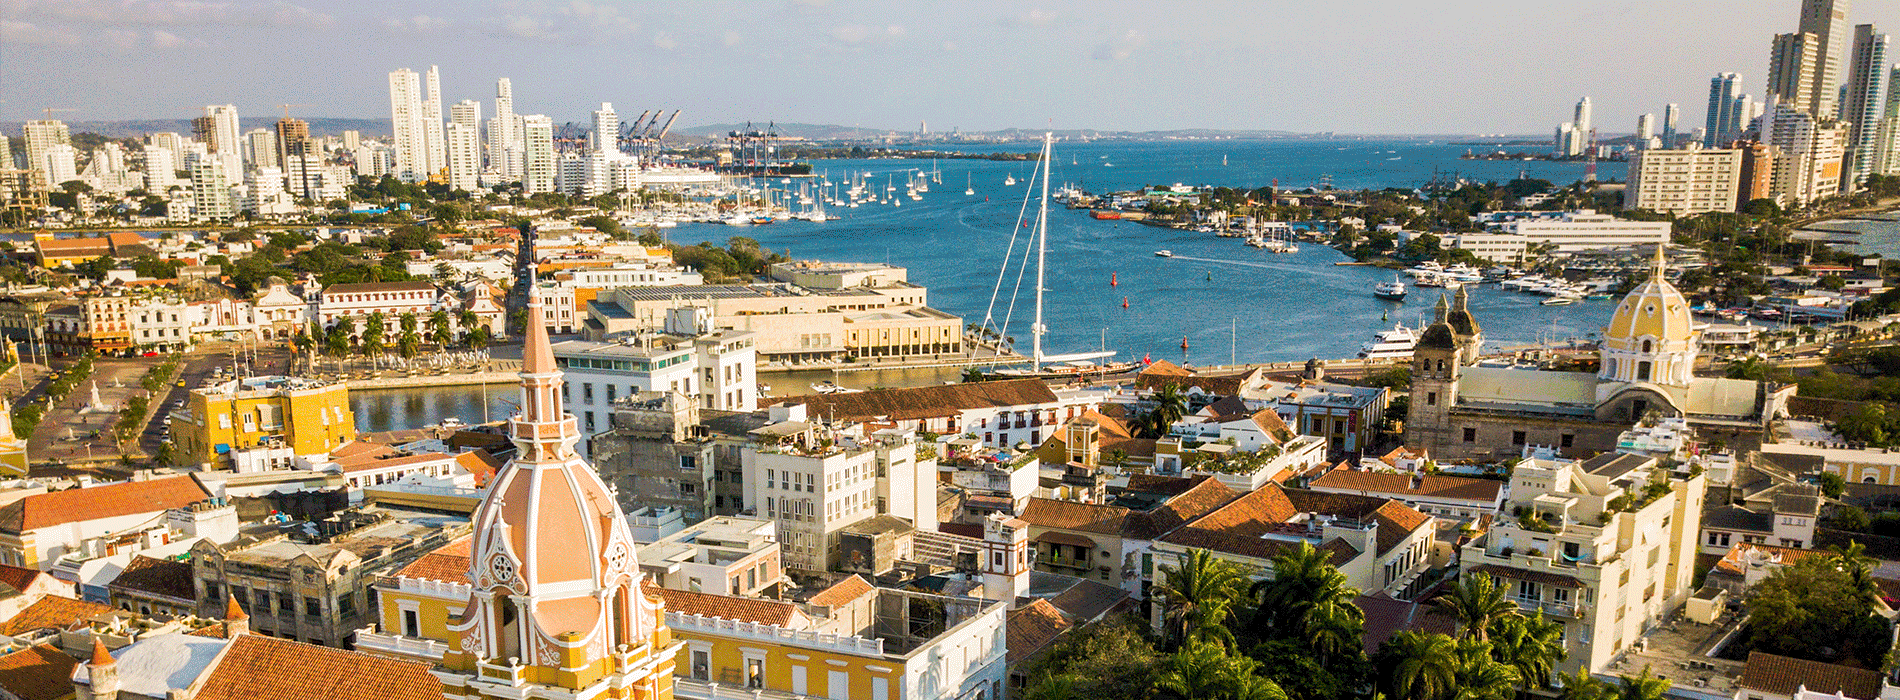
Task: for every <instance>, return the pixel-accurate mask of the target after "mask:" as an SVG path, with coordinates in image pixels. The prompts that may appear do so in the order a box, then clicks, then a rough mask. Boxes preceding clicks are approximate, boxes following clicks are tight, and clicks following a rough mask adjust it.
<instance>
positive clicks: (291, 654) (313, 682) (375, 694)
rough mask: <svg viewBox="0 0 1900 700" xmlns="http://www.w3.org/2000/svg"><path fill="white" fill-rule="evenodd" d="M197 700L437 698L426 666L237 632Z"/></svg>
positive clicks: (437, 690) (439, 693)
mask: <svg viewBox="0 0 1900 700" xmlns="http://www.w3.org/2000/svg"><path fill="white" fill-rule="evenodd" d="M193 697H195V698H196V700H305V699H306V698H324V699H325V700H441V698H442V682H441V681H439V680H436V677H435V675H434V674H431V673H430V672H429V666H428V664H420V663H416V662H413V661H398V660H395V659H387V658H383V657H379V656H370V655H368V654H363V653H360V652H354V651H344V650H342V649H332V648H330V647H322V646H317V645H315V644H305V643H302V642H293V641H290V640H287V639H278V638H276V637H264V636H259V635H255V634H246V635H240V636H239V637H238V638H237V639H235V640H232V641H231V644H230V646H228V647H226V648H225V650H224V654H223V656H221V657H219V659H218V661H217V665H216V666H214V667H212V669H211V672H210V673H208V674H206V675H205V679H204V685H203V686H202V688H201V689H200V690H199V691H198V692H197V694H196V695H194V696H193Z"/></svg>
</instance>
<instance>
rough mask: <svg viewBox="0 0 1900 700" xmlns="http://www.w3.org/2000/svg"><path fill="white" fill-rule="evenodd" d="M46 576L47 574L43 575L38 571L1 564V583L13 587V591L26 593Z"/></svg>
mask: <svg viewBox="0 0 1900 700" xmlns="http://www.w3.org/2000/svg"><path fill="white" fill-rule="evenodd" d="M46 575H47V574H44V573H41V572H40V571H39V570H38V569H28V568H26V567H23V566H13V565H11V564H0V583H4V584H6V585H9V586H12V587H13V590H16V591H24V590H26V589H28V588H31V587H33V582H34V581H37V580H39V578H40V577H41V576H46Z"/></svg>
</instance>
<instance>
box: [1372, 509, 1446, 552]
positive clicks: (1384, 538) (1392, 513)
mask: <svg viewBox="0 0 1900 700" xmlns="http://www.w3.org/2000/svg"><path fill="white" fill-rule="evenodd" d="M1372 517H1373V519H1374V520H1377V521H1378V522H1379V552H1378V553H1379V554H1381V555H1384V554H1385V553H1386V552H1390V551H1392V548H1393V547H1397V546H1399V544H1400V543H1402V542H1404V541H1405V538H1406V537H1407V536H1409V535H1411V534H1412V532H1413V531H1415V530H1417V529H1419V528H1421V527H1424V526H1425V524H1426V523H1429V522H1431V521H1432V516H1429V515H1426V514H1424V513H1420V512H1418V511H1417V510H1416V509H1414V508H1412V507H1411V506H1408V505H1405V504H1403V503H1400V502H1398V501H1386V502H1385V505H1382V506H1379V509H1378V510H1376V511H1373V512H1372Z"/></svg>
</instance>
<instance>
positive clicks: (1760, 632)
mask: <svg viewBox="0 0 1900 700" xmlns="http://www.w3.org/2000/svg"><path fill="white" fill-rule="evenodd" d="M1847 556H1849V557H1859V556H1864V555H1861V554H1858V553H1849V554H1847ZM1842 561H1843V560H1842V557H1841V555H1836V556H1826V557H1807V558H1804V559H1801V560H1799V561H1796V562H1795V563H1794V564H1793V565H1789V566H1782V567H1781V568H1779V569H1776V570H1775V571H1774V572H1773V573H1771V574H1769V575H1768V578H1766V579H1763V580H1762V582H1761V583H1758V584H1756V585H1755V588H1754V590H1752V591H1750V597H1749V598H1748V600H1747V601H1746V605H1747V610H1748V623H1747V626H1745V627H1744V628H1743V630H1742V633H1741V635H1739V638H1738V640H1737V642H1735V643H1736V644H1739V645H1740V647H1739V649H1737V651H1738V653H1743V654H1745V653H1747V652H1748V651H1765V652H1768V653H1771V654H1780V655H1782V656H1792V657H1795V658H1800V659H1808V660H1812V661H1821V662H1826V663H1838V662H1843V661H1846V662H1850V663H1852V664H1854V665H1859V666H1861V667H1862V668H1881V667H1883V661H1884V659H1885V658H1886V657H1887V653H1888V650H1889V648H1890V647H1891V646H1892V631H1891V629H1892V628H1891V625H1889V624H1888V622H1887V620H1886V618H1883V617H1880V616H1879V615H1877V614H1875V612H1874V610H1875V606H1874V605H1873V603H1872V601H1871V600H1870V596H1869V595H1868V594H1867V591H1866V588H1865V586H1866V584H1865V583H1863V582H1862V581H1861V580H1858V579H1857V576H1856V574H1855V572H1854V571H1853V569H1854V568H1855V567H1853V566H1843V564H1842Z"/></svg>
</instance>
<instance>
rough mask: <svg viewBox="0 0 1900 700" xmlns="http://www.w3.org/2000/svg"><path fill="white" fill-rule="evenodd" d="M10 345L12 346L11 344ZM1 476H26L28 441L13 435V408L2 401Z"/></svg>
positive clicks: (0, 402)
mask: <svg viewBox="0 0 1900 700" xmlns="http://www.w3.org/2000/svg"><path fill="white" fill-rule="evenodd" d="M9 345H10V344H9ZM0 417H4V419H5V421H6V424H5V425H4V426H0V476H26V471H27V461H26V439H25V438H22V437H20V436H18V435H14V434H13V420H12V418H13V407H12V406H9V405H7V402H6V401H4V400H0Z"/></svg>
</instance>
